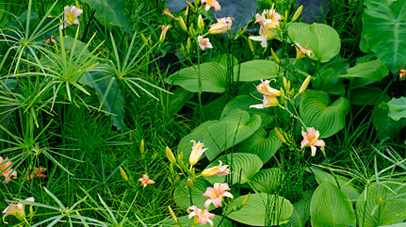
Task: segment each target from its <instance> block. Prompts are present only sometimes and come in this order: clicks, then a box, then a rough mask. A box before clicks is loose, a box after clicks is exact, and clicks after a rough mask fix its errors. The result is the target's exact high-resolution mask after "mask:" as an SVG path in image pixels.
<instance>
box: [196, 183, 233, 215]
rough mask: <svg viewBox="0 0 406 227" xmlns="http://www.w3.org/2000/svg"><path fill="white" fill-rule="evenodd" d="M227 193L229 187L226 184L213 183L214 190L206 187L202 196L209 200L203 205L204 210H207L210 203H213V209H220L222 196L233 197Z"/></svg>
mask: <svg viewBox="0 0 406 227" xmlns="http://www.w3.org/2000/svg"><path fill="white" fill-rule="evenodd" d="M227 191H230V187H229V186H228V184H227V183H224V184H222V183H214V188H212V187H208V188H207V189H206V192H205V193H204V194H203V196H204V197H210V199H208V200H207V201H206V202H205V203H204V206H205V207H206V209H209V206H210V204H211V203H213V205H214V206H215V207H221V203H222V202H223V197H224V196H225V197H229V198H233V195H232V194H231V193H230V192H227Z"/></svg>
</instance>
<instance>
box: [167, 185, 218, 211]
mask: <svg viewBox="0 0 406 227" xmlns="http://www.w3.org/2000/svg"><path fill="white" fill-rule="evenodd" d="M207 187H213V185H212V184H210V183H209V182H208V181H206V180H205V179H203V178H201V177H200V178H197V179H196V181H195V182H193V187H192V202H193V205H195V206H197V207H198V208H204V202H206V200H207V199H208V198H206V197H203V194H204V193H205V192H206V189H207ZM173 201H175V203H176V205H178V206H179V207H180V208H182V209H184V210H186V209H187V208H188V207H189V206H190V194H189V188H188V187H187V183H186V179H183V180H181V181H180V183H179V184H178V185H177V186H176V188H175V190H174V192H173Z"/></svg>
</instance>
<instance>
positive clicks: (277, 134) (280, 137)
mask: <svg viewBox="0 0 406 227" xmlns="http://www.w3.org/2000/svg"><path fill="white" fill-rule="evenodd" d="M275 133H276V136H277V137H278V138H279V139H280V140H282V142H283V143H286V139H285V137H283V135H282V134H281V133H280V132H279V130H278V128H277V127H275Z"/></svg>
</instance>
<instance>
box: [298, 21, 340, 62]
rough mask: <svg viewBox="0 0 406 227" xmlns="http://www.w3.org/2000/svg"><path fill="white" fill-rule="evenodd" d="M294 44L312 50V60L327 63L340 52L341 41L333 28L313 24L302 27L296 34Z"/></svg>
mask: <svg viewBox="0 0 406 227" xmlns="http://www.w3.org/2000/svg"><path fill="white" fill-rule="evenodd" d="M295 42H299V43H300V44H301V45H303V46H305V47H306V49H309V50H312V51H313V53H314V57H313V58H312V59H314V60H319V61H320V62H327V61H329V60H330V59H332V58H333V57H334V56H336V55H337V54H338V53H339V52H340V48H341V41H340V37H339V36H338V34H337V32H336V30H334V28H332V27H330V26H328V25H325V24H317V23H314V24H312V25H310V26H307V27H303V28H302V29H300V32H298V33H297V35H296V39H295Z"/></svg>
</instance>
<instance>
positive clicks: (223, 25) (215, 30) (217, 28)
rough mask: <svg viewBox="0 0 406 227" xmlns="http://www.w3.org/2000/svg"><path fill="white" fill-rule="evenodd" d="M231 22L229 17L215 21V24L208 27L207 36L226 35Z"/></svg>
mask: <svg viewBox="0 0 406 227" xmlns="http://www.w3.org/2000/svg"><path fill="white" fill-rule="evenodd" d="M232 24H233V20H232V19H231V17H222V18H219V19H217V23H215V24H212V25H210V29H209V31H208V33H209V34H220V33H226V32H227V31H228V30H230V28H231V25H232Z"/></svg>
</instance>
